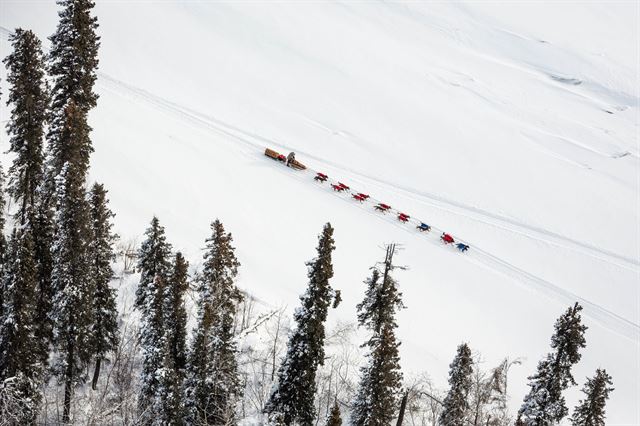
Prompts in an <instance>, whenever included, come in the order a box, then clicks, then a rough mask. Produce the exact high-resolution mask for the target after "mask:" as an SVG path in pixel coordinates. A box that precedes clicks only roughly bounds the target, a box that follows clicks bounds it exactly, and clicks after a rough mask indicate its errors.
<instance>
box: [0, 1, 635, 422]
mask: <svg viewBox="0 0 640 426" xmlns="http://www.w3.org/2000/svg"><path fill="white" fill-rule="evenodd" d="M639 9H640V6H639V3H637V2H616V3H614V2H606V3H605V2H602V3H591V2H589V3H587V2H584V3H574V2H563V3H561V4H560V3H542V2H526V3H524V2H514V3H498V2H474V3H446V2H410V3H409V2H407V3H400V2H373V1H371V2H339V3H338V2H254V1H250V2H178V1H173V2H147V1H136V2H111V1H98V2H97V6H96V8H95V13H96V15H97V16H98V19H99V23H100V29H99V34H100V35H101V37H102V46H101V49H100V74H99V79H98V82H97V86H96V89H97V92H98V93H99V94H100V99H99V102H98V107H97V108H96V109H95V110H94V111H92V113H91V116H90V119H91V124H92V126H93V129H94V130H93V141H94V147H95V153H94V154H93V157H92V168H91V178H92V179H95V180H98V181H100V182H103V183H104V184H105V185H106V187H107V188H108V189H109V191H110V192H109V197H110V199H111V207H112V209H113V210H114V211H115V212H116V214H117V216H116V218H115V222H116V227H117V231H118V233H119V234H120V235H121V236H122V237H123V239H128V238H134V237H137V238H138V239H139V240H140V239H141V236H142V233H143V231H144V230H145V229H146V227H147V225H148V223H149V221H150V219H151V217H152V215H154V214H156V215H158V217H159V218H160V220H161V223H163V225H165V226H166V228H167V234H168V237H169V239H170V240H171V242H172V243H173V244H174V246H175V248H176V249H180V250H182V251H183V252H184V253H185V254H186V255H187V257H188V258H189V260H190V261H191V263H192V266H194V267H195V268H197V267H198V264H199V263H200V262H201V257H202V248H203V246H204V239H205V238H206V237H207V236H208V234H209V223H210V222H211V221H212V220H213V219H215V218H216V217H217V218H220V219H221V220H222V221H223V223H224V224H225V226H226V227H227V229H228V230H230V231H231V232H232V233H233V236H234V240H235V245H236V246H237V249H238V258H239V260H240V261H241V262H242V267H241V269H240V277H239V285H240V286H241V287H242V288H243V289H246V290H247V291H249V292H251V293H252V294H254V295H255V296H256V297H258V298H259V299H260V300H262V301H263V302H264V303H265V304H266V305H267V306H268V305H274V306H279V305H281V304H283V303H285V304H287V305H288V307H289V309H290V311H291V312H292V311H293V309H294V308H295V306H297V304H298V296H299V295H300V294H301V293H302V292H303V291H304V289H305V286H306V283H307V280H306V268H305V264H304V263H305V261H307V260H309V259H310V258H312V257H313V255H314V248H315V244H316V238H317V234H318V233H319V232H320V231H321V228H322V225H323V223H325V222H326V221H330V222H331V223H332V224H333V226H334V227H335V229H336V231H335V238H336V246H337V249H336V251H335V256H334V263H335V277H334V279H333V285H334V287H336V288H338V289H340V290H342V294H343V298H344V301H343V303H342V305H341V306H340V307H339V308H338V309H337V310H334V311H331V312H330V320H329V321H330V322H331V323H335V322H337V321H338V320H343V321H344V320H348V321H353V320H355V305H356V304H357V303H358V302H359V301H360V300H361V298H362V296H363V292H364V284H363V283H362V281H363V280H364V279H365V278H366V276H367V274H368V273H369V271H368V268H369V267H370V266H372V265H373V264H374V263H375V262H376V261H380V260H382V258H383V255H384V252H383V250H382V249H381V246H382V244H383V243H385V242H392V241H393V242H397V243H400V244H402V247H403V251H402V252H401V253H400V254H399V255H398V256H397V261H398V263H401V264H404V265H408V266H409V267H410V268H409V269H408V270H407V271H403V272H400V271H398V272H397V278H398V280H399V282H400V284H401V288H402V291H403V293H404V300H405V304H406V305H407V309H406V310H404V311H403V312H402V313H401V315H400V317H399V324H400V328H399V335H400V338H401V340H402V342H403V344H402V346H401V356H402V365H403V368H404V370H405V372H407V373H410V372H419V371H427V372H428V373H429V374H430V375H431V377H432V378H433V380H434V382H435V383H436V384H437V385H439V386H440V387H442V388H444V387H446V379H447V372H448V364H449V363H450V362H451V360H452V358H453V355H454V353H455V350H456V346H457V345H458V344H459V343H460V342H462V341H466V342H468V343H469V344H470V345H471V347H472V348H474V349H475V350H477V351H480V352H481V353H482V354H483V356H484V358H485V359H486V362H487V366H491V365H493V364H497V363H498V362H499V360H500V359H501V358H502V357H504V356H510V357H512V358H515V357H524V363H523V365H522V366H519V367H516V368H514V369H513V370H512V373H511V376H510V383H509V386H510V393H511V396H512V400H511V405H512V410H513V411H514V412H515V411H516V410H517V408H518V407H519V405H520V402H521V400H522V397H523V396H524V394H525V393H526V392H527V390H528V388H527V386H526V383H527V379H526V377H527V376H528V375H530V374H532V373H533V372H534V371H535V368H536V365H537V362H538V360H539V359H540V358H541V357H542V356H543V355H544V354H545V353H546V352H547V351H548V350H549V339H550V336H551V333H552V332H553V323H554V321H555V319H556V318H557V317H558V316H559V315H560V314H561V313H562V312H563V311H564V310H565V309H566V308H567V307H568V306H569V305H570V304H571V303H573V302H574V301H580V302H581V303H583V305H584V306H585V311H584V322H585V323H586V325H588V326H589V330H588V331H587V348H586V349H585V350H584V351H583V357H582V360H581V361H580V363H579V364H578V365H577V366H576V367H575V369H574V373H575V377H576V379H577V380H578V382H579V383H580V386H581V385H582V383H584V379H585V377H586V376H592V375H593V374H594V372H595V369H596V368H598V367H603V368H606V369H607V370H608V371H609V372H610V374H611V375H612V376H613V380H614V384H615V388H616V389H615V391H614V392H613V393H612V395H611V399H610V401H609V403H608V406H607V414H608V421H607V424H612V425H638V424H640V413H639V411H638V401H640V385H639V380H640V379H639V378H640V353H639V336H640V332H639V330H640V326H639V324H640V309H639V305H640V289H639V287H640V254H639V250H640V238H639V234H640V229H639V223H640V217H639V216H640V206H639V204H640V200H639V195H638V194H639V193H640V192H639V191H640V164H639V163H640V161H639V158H640V146H639V125H640V124H639V121H640V120H639V113H640V107H639V99H640V94H639V93H638V90H639V88H640V77H639V69H640V65H639V63H640V58H639V53H638V52H639V50H640V49H639V47H640V39H639V37H640V34H639V28H640V17H639V15H640V10H639ZM56 12H57V6H56V5H55V3H54V2H53V1H37V2H36V1H8V0H2V1H1V2H0V25H1V26H2V27H3V29H2V30H1V34H0V36H1V37H0V56H2V57H5V56H6V55H7V54H8V53H9V48H10V46H9V44H8V42H7V36H8V34H9V31H10V30H11V29H13V28H15V27H19V26H20V27H23V28H30V29H33V30H34V31H35V32H36V33H37V34H38V35H39V36H40V37H42V38H43V39H45V38H46V37H47V36H49V35H50V34H52V33H53V32H54V30H55V26H56V23H57V14H56ZM45 46H48V42H45ZM5 74H6V72H5V70H4V69H3V70H2V72H1V75H0V76H1V77H2V80H3V82H2V92H3V93H4V94H6V93H7V87H6V82H5V78H4V77H5ZM5 99H6V97H5V98H4V99H3V102H4V100H5ZM0 112H1V114H2V116H1V121H2V123H5V122H6V120H7V118H8V109H7V107H6V106H5V105H3V106H2V109H0ZM1 144H2V146H1V147H2V150H3V151H6V149H7V147H8V141H7V136H6V134H4V133H3V134H2V139H1ZM265 147H271V148H274V149H276V150H279V151H281V152H283V153H285V154H286V153H288V152H289V151H291V150H293V151H295V152H296V153H297V158H298V159H299V160H300V161H302V162H304V163H306V164H307V165H309V166H310V167H311V168H313V169H314V170H317V171H323V172H325V173H327V174H329V176H330V177H331V178H335V179H336V180H340V181H343V182H345V183H347V184H349V185H350V186H351V187H352V189H354V190H357V191H362V192H366V193H369V194H370V195H372V196H373V197H375V198H376V199H379V200H382V201H385V202H387V203H389V204H391V205H392V206H394V207H396V208H398V209H399V210H402V211H404V212H406V213H408V214H410V215H411V216H412V218H417V219H420V220H422V221H424V222H427V223H429V224H431V225H433V226H435V227H437V228H438V231H439V230H446V231H448V232H451V233H452V235H453V236H454V237H457V238H460V239H462V240H463V241H465V242H467V243H468V244H470V245H471V250H470V251H469V252H467V253H466V254H461V253H459V252H457V251H455V250H454V249H452V248H450V247H445V246H443V245H442V244H440V242H439V241H438V238H437V235H434V234H433V233H432V234H431V235H424V234H420V233H418V232H417V231H415V229H414V226H415V225H414V226H409V225H402V224H400V223H399V222H398V221H397V220H396V219H395V218H394V217H392V216H391V215H386V216H381V215H380V214H377V213H374V211H373V209H372V207H371V204H370V203H369V204H366V203H365V204H362V205H361V204H358V203H356V202H355V201H353V200H351V199H350V198H349V196H348V195H338V194H334V193H332V192H331V190H330V189H329V187H328V185H326V184H325V185H320V184H317V183H315V182H314V181H313V179H312V177H313V173H312V172H311V171H309V172H306V173H305V172H294V171H292V170H290V169H287V168H284V167H283V166H282V165H280V164H278V163H276V162H274V161H271V160H269V159H268V158H266V157H264V156H263V150H264V148H265ZM9 161H10V158H9V157H8V156H7V155H4V159H3V163H4V164H5V166H6V165H8V163H9ZM438 231H436V233H437V232H438ZM580 386H578V387H574V388H572V389H571V390H570V391H568V392H567V393H566V395H567V401H568V404H569V406H570V407H573V406H574V404H575V403H576V401H577V399H578V398H579V397H580V395H581V394H580V393H579V392H578V389H579V387H580Z"/></svg>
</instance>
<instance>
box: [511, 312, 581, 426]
mask: <svg viewBox="0 0 640 426" xmlns="http://www.w3.org/2000/svg"><path fill="white" fill-rule="evenodd" d="M580 311H582V306H580V305H579V304H578V303H576V304H575V305H574V306H572V307H570V308H569V309H567V311H566V312H565V313H564V314H563V315H562V316H561V317H560V318H558V320H557V321H556V324H555V333H554V334H553V336H552V337H551V348H552V349H553V351H552V352H551V353H549V354H548V355H547V356H546V357H545V358H544V359H543V360H542V361H540V363H538V371H537V372H536V374H535V375H533V376H530V377H529V387H530V388H531V390H530V391H529V393H528V394H527V395H526V396H525V398H524V403H523V404H522V407H521V408H520V411H519V412H518V420H517V423H518V424H520V425H526V426H546V425H548V424H552V423H557V422H559V421H560V420H562V419H563V418H564V417H565V416H566V415H567V413H568V411H569V410H568V409H567V406H566V404H565V400H564V397H563V396H562V391H564V390H565V389H567V388H568V387H569V386H570V385H575V384H576V382H575V380H574V378H573V376H572V375H571V367H572V366H573V365H574V364H576V363H577V362H578V361H580V358H581V357H582V355H580V349H581V348H584V347H585V346H586V340H585V338H584V333H585V331H586V329H587V327H586V326H584V325H582V318H581V316H580Z"/></svg>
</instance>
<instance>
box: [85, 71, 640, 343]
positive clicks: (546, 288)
mask: <svg viewBox="0 0 640 426" xmlns="http://www.w3.org/2000/svg"><path fill="white" fill-rule="evenodd" d="M98 85H99V86H100V87H102V88H104V89H106V90H110V91H113V92H115V93H117V94H119V95H121V96H126V97H130V98H132V99H133V100H138V101H144V102H146V103H149V104H151V105H153V106H154V107H156V108H157V109H159V110H161V111H164V112H166V113H169V114H171V115H175V116H178V117H180V118H181V119H183V120H185V121H187V122H189V123H191V124H192V125H194V126H197V127H200V128H203V129H206V130H209V131H213V132H215V133H218V134H220V135H222V136H225V137H230V138H232V139H234V140H236V141H238V142H240V143H241V144H242V145H244V147H245V148H246V149H243V152H245V154H247V155H250V156H256V155H258V154H257V153H259V155H260V156H262V151H263V150H264V147H265V145H271V146H276V147H279V148H281V149H284V150H295V151H296V152H298V153H301V154H303V155H304V156H305V158H310V159H312V160H315V161H317V162H318V163H321V164H324V165H326V166H329V167H330V168H332V169H335V170H341V171H345V172H347V173H349V174H352V175H354V176H358V177H360V178H362V179H363V180H366V181H370V182H373V183H374V184H377V185H378V186H381V187H385V188H388V189H390V190H394V191H396V192H398V191H399V192H401V193H404V194H405V195H406V196H407V197H409V198H412V199H414V200H416V201H419V202H422V203H424V204H428V205H431V206H433V207H436V208H439V209H442V210H445V211H448V212H451V213H455V214H459V215H464V216H466V217H469V218H471V219H474V220H477V221H480V222H483V223H486V224H489V225H492V226H495V227H499V228H502V229H505V230H509V231H511V232H514V233H517V234H520V235H524V236H527V237H529V238H533V239H536V240H540V241H543V242H545V243H548V244H552V245H556V246H560V247H563V248H567V249H570V250H574V251H577V252H580V253H583V254H585V255H588V256H590V257H594V258H597V259H600V260H604V261H607V262H609V263H612V264H615V265H617V266H620V267H623V268H626V269H631V270H634V271H636V270H638V268H637V267H638V266H639V265H640V262H638V261H637V260H636V259H631V258H628V257H625V256H621V255H619V254H616V253H613V252H610V251H607V250H604V249H601V248H599V247H595V246H593V245H590V244H587V243H584V242H580V241H577V240H574V239H571V238H569V237H566V236H563V235H560V234H557V233H554V232H551V231H548V230H545V229H543V228H539V227H535V226H532V225H529V224H526V223H522V222H518V221H517V220H515V219H511V218H508V217H505V216H501V215H498V214H494V213H491V212H488V211H485V210H482V209H479V208H476V207H473V206H468V205H465V204H462V203H458V202H456V201H453V200H449V199H446V198H444V197H441V196H438V195H436V194H432V193H427V192H422V191H418V190H416V189H413V188H409V187H403V186H401V185H395V184H394V183H391V182H386V181H383V180H381V179H378V178H376V177H374V176H370V175H366V174H363V173H360V172H358V171H356V170H353V169H351V168H349V167H345V166H343V165H341V164H338V163H335V162H330V161H327V160H324V159H322V158H319V157H317V156H314V155H312V154H309V153H305V152H304V151H303V150H300V149H298V148H296V147H292V146H290V145H286V144H283V143H280V142H278V141H275V140H272V139H269V138H266V137H263V136H260V135H257V134H254V133H251V132H247V131H245V130H242V129H240V128H238V127H236V126H233V125H230V124H227V123H225V122H223V121H221V120H218V119H216V118H214V117H210V116H207V115H204V114H201V113H199V112H197V111H193V110H191V109H189V108H186V107H183V106H181V105H179V104H176V103H174V102H171V101H169V100H166V99H164V98H162V97H159V96H157V95H154V94H151V93H149V92H147V91H145V90H143V89H140V88H137V87H135V86H131V85H129V84H127V83H124V82H122V81H119V80H117V79H114V78H112V77H110V76H108V75H106V74H103V73H99V79H98ZM278 166H279V167H278V168H279V170H280V171H281V172H282V173H288V175H290V176H291V175H293V176H295V177H297V178H299V179H301V180H309V179H311V172H313V173H315V171H314V170H312V169H309V170H308V171H307V172H306V173H297V174H293V173H289V172H290V169H283V168H282V166H281V165H279V164H278ZM331 193H332V195H334V196H337V197H340V198H343V199H345V200H347V201H349V199H348V198H346V197H345V196H344V195H343V194H339V193H333V191H332V192H331ZM349 198H350V197H349ZM371 201H372V202H374V201H375V202H377V201H378V200H375V199H374V198H373V197H372V198H371ZM353 204H356V203H353ZM357 204H358V206H357V207H359V208H361V209H363V210H367V212H368V213H369V214H372V215H375V216H377V217H380V218H382V220H385V219H386V221H387V222H388V223H392V224H394V225H395V226H398V227H401V228H403V229H404V230H405V231H406V232H410V233H414V234H416V237H421V240H423V241H427V242H430V243H432V244H436V245H442V244H441V243H440V242H439V240H438V239H437V236H436V235H437V234H439V233H441V232H443V231H442V230H441V229H438V228H437V227H435V226H432V231H431V233H430V235H429V236H428V237H426V238H425V236H424V235H422V234H419V232H418V231H416V230H415V229H413V228H410V227H408V226H406V225H401V224H400V223H399V222H398V221H397V219H396V218H395V216H390V215H381V214H377V213H375V212H374V211H373V209H372V208H371V207H370V205H369V208H365V206H364V205H359V203H357ZM434 236H436V237H434ZM456 241H460V242H464V243H465V244H469V245H470V246H471V249H470V251H469V252H468V253H465V254H462V255H460V256H461V257H465V258H466V259H467V260H468V261H471V262H473V263H475V264H477V265H479V266H481V267H484V268H486V269H489V270H491V271H493V272H496V273H499V274H501V275H504V276H507V277H510V278H512V279H514V280H516V281H518V282H520V283H522V284H525V285H526V286H527V287H528V288H531V289H534V290H536V291H538V292H541V293H543V294H545V295H546V296H547V297H550V298H552V299H554V300H556V301H559V302H562V303H564V304H571V303H574V302H579V303H580V304H581V305H582V306H583V307H584V309H585V310H584V312H585V315H587V316H588V317H590V318H591V319H592V320H594V321H596V322H597V323H599V324H600V325H601V326H603V327H604V328H606V329H608V330H610V331H612V332H614V333H616V334H619V335H621V336H624V337H626V338H628V339H631V340H632V341H638V339H639V338H640V326H639V325H638V324H635V323H634V322H632V321H629V320H627V319H626V318H623V317H621V316H619V315H617V314H616V313H614V312H612V311H609V310H608V309H606V308H604V307H602V306H600V305H598V304H596V303H593V302H590V301H589V300H586V299H584V298H582V297H580V296H578V295H576V294H574V293H572V292H569V291H567V290H565V289H563V288H561V287H559V286H557V285H555V284H553V283H551V282H549V281H546V280H544V279H542V278H540V277H537V276H536V275H534V274H531V273H529V272H527V271H525V270H522V269H520V268H518V267H517V266H515V265H513V264H510V263H508V262H506V261H504V260H502V259H500V258H498V257H496V256H494V255H492V254H491V253H488V252H486V251H484V250H482V249H481V248H479V247H478V246H477V245H475V244H471V243H467V242H465V241H463V240H461V239H458V238H456Z"/></svg>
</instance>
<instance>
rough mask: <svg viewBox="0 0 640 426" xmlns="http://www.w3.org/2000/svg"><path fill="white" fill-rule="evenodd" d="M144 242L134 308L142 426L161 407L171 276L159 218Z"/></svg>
mask: <svg viewBox="0 0 640 426" xmlns="http://www.w3.org/2000/svg"><path fill="white" fill-rule="evenodd" d="M145 235H146V237H147V239H146V240H145V241H144V242H143V243H142V245H141V247H140V251H139V253H138V270H139V271H140V283H139V284H138V288H137V290H136V307H137V308H138V309H139V310H140V311H141V313H142V325H141V329H140V346H141V350H142V372H141V374H142V378H141V389H140V393H139V395H138V411H139V416H140V420H139V421H140V423H141V424H153V422H154V420H157V419H158V418H157V417H156V410H157V409H158V407H159V406H160V404H161V398H160V397H159V395H160V386H161V383H160V382H161V378H162V371H163V370H162V369H163V364H164V361H165V352H166V350H167V349H168V346H167V343H166V341H165V339H164V335H165V317H164V313H163V310H164V305H165V288H166V287H167V282H168V280H169V276H170V268H171V263H170V257H171V245H170V244H169V243H168V242H167V241H166V237H165V232H164V228H163V227H162V226H161V225H160V221H159V220H158V218H156V217H154V218H153V219H152V220H151V226H150V227H149V228H148V229H147V231H146V232H145Z"/></svg>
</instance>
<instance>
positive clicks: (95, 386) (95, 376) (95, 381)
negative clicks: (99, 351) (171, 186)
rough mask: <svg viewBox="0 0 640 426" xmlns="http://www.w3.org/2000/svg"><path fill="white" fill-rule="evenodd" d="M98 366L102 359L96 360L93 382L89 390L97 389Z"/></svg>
mask: <svg viewBox="0 0 640 426" xmlns="http://www.w3.org/2000/svg"><path fill="white" fill-rule="evenodd" d="M100 364H102V358H100V357H97V358H96V369H95V370H94V371H93V381H92V382H91V389H93V390H96V388H97V387H98V378H99V377H100Z"/></svg>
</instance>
